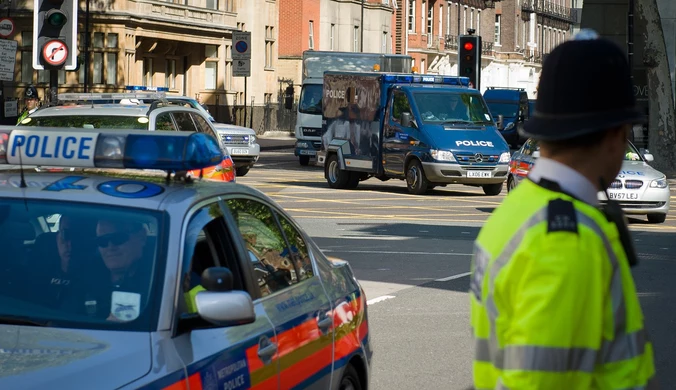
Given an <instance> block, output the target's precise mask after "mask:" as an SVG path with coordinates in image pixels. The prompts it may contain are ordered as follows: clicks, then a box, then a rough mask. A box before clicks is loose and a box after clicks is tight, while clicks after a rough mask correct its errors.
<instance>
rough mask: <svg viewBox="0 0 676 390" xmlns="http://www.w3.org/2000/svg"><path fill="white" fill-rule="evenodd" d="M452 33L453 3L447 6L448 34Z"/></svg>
mask: <svg viewBox="0 0 676 390" xmlns="http://www.w3.org/2000/svg"><path fill="white" fill-rule="evenodd" d="M450 34H451V3H448V7H447V8H446V35H450Z"/></svg>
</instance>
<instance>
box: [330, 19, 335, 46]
mask: <svg viewBox="0 0 676 390" xmlns="http://www.w3.org/2000/svg"><path fill="white" fill-rule="evenodd" d="M335 33H336V25H335V24H332V25H331V35H330V41H331V42H330V45H331V47H330V48H329V50H335V49H336V46H335V44H334V41H333V40H334V39H335V38H334V37H335Z"/></svg>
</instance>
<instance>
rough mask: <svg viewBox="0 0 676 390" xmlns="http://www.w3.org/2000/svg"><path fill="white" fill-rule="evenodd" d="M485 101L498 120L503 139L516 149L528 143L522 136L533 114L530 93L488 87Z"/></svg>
mask: <svg viewBox="0 0 676 390" xmlns="http://www.w3.org/2000/svg"><path fill="white" fill-rule="evenodd" d="M484 100H485V101H486V104H487V105H488V109H489V110H490V111H491V115H493V117H494V118H495V119H496V124H497V126H498V131H500V134H502V137H503V138H504V139H505V140H506V141H507V142H508V143H509V144H510V145H511V146H512V147H513V148H515V149H518V148H520V147H521V145H523V143H524V142H525V141H526V138H524V137H523V136H521V135H520V133H519V130H520V129H523V125H524V123H525V122H526V121H527V120H528V118H529V117H530V114H531V109H532V105H531V104H530V103H529V100H528V93H527V92H526V90H525V89H523V88H501V87H488V89H486V91H485V92H484Z"/></svg>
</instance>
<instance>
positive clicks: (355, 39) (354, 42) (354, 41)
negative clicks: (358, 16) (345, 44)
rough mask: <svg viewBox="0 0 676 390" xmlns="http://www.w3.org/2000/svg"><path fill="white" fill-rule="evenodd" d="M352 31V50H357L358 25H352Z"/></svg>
mask: <svg viewBox="0 0 676 390" xmlns="http://www.w3.org/2000/svg"><path fill="white" fill-rule="evenodd" d="M352 31H353V33H352V38H353V39H352V51H354V52H357V51H359V26H354V29H353V30H352Z"/></svg>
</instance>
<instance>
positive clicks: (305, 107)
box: [298, 84, 324, 115]
mask: <svg viewBox="0 0 676 390" xmlns="http://www.w3.org/2000/svg"><path fill="white" fill-rule="evenodd" d="M323 91H324V86H323V85H322V84H305V85H303V89H302V90H301V91H300V103H298V104H299V106H298V112H300V113H302V114H317V115H321V114H322V93H323Z"/></svg>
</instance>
